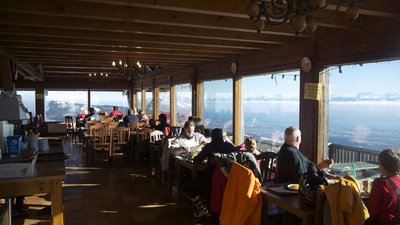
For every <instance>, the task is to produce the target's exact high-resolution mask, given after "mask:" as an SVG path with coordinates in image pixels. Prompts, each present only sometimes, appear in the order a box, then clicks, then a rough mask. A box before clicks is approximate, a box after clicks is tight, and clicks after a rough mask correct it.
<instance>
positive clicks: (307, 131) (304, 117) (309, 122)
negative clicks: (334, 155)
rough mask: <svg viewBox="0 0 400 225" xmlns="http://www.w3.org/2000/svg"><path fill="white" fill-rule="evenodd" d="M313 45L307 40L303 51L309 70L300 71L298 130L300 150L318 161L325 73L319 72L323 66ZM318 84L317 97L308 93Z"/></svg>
mask: <svg viewBox="0 0 400 225" xmlns="http://www.w3.org/2000/svg"><path fill="white" fill-rule="evenodd" d="M314 47H315V44H314V42H308V43H307V44H306V46H305V51H304V52H305V54H306V55H305V56H307V57H309V58H310V59H311V63H312V68H311V71H310V72H303V71H301V72H300V130H301V132H302V142H301V144H300V150H301V151H302V153H303V154H304V155H306V156H307V157H308V158H309V159H310V160H312V161H313V162H316V163H318V162H320V161H321V160H322V159H323V152H324V132H323V131H324V127H325V122H326V121H325V107H324V104H325V93H324V89H325V73H324V72H321V71H322V70H323V68H321V67H320V66H319V65H318V61H317V57H315V54H314ZM299 63H300V62H299ZM318 85H319V86H320V87H319V93H318V99H317V98H314V97H312V96H311V95H310V93H311V92H313V91H317V89H315V88H316V87H317V86H318ZM315 97H316V96H315ZM326 104H327V103H326ZM326 135H328V134H326Z"/></svg>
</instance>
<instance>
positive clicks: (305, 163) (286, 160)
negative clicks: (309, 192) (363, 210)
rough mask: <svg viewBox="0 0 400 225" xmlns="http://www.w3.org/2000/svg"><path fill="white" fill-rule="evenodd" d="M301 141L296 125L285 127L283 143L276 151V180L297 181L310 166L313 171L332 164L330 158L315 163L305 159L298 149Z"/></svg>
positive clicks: (283, 181) (279, 181)
mask: <svg viewBox="0 0 400 225" xmlns="http://www.w3.org/2000/svg"><path fill="white" fill-rule="evenodd" d="M300 143H301V132H300V130H299V128H297V127H293V126H291V127H288V128H286V129H285V143H284V144H283V145H282V147H281V149H280V150H279V152H278V158H277V163H276V167H277V182H278V183H298V182H299V179H300V177H301V176H302V175H303V174H304V173H306V172H307V171H308V167H309V166H310V167H311V168H312V169H313V170H314V171H316V170H317V168H318V169H323V168H328V167H330V166H331V165H332V164H333V160H332V159H326V160H324V161H322V162H321V163H319V164H318V165H315V164H314V163H313V162H312V161H310V160H309V159H307V158H306V157H305V156H304V155H303V154H302V153H301V152H300V150H299V146H300Z"/></svg>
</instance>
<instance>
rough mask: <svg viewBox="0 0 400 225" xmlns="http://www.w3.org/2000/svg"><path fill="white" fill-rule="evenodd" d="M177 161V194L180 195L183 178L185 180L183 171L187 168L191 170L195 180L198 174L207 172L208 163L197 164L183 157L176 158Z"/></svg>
mask: <svg viewBox="0 0 400 225" xmlns="http://www.w3.org/2000/svg"><path fill="white" fill-rule="evenodd" d="M175 159H176V176H177V192H178V194H180V193H181V190H182V178H183V173H182V169H183V168H186V169H188V170H190V171H191V173H192V178H195V177H197V175H198V172H201V171H206V170H207V167H208V166H207V163H206V162H202V163H199V164H195V163H193V160H192V159H189V158H185V157H182V156H175Z"/></svg>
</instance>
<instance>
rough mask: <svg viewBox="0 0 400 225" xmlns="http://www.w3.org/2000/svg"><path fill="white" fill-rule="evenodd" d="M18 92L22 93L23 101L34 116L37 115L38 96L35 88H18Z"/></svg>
mask: <svg viewBox="0 0 400 225" xmlns="http://www.w3.org/2000/svg"><path fill="white" fill-rule="evenodd" d="M17 94H18V95H21V98H22V103H23V104H24V106H25V107H26V108H27V109H28V111H29V112H32V116H35V115H36V97H35V90H17Z"/></svg>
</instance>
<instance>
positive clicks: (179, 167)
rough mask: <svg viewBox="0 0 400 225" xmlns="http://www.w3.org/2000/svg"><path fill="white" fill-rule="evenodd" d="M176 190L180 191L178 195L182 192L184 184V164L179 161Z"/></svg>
mask: <svg viewBox="0 0 400 225" xmlns="http://www.w3.org/2000/svg"><path fill="white" fill-rule="evenodd" d="M176 180H177V181H176V183H177V184H176V190H177V192H178V195H180V194H181V185H182V166H181V164H180V163H179V162H178V163H177V164H176Z"/></svg>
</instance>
